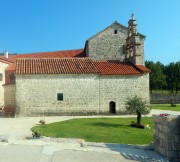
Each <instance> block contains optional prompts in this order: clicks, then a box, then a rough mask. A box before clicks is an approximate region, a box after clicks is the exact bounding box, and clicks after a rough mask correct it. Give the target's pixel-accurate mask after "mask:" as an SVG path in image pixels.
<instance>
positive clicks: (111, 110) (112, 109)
mask: <svg viewBox="0 0 180 162" xmlns="http://www.w3.org/2000/svg"><path fill="white" fill-rule="evenodd" d="M109 113H111V114H115V113H116V103H115V102H114V101H111V102H110V103H109Z"/></svg>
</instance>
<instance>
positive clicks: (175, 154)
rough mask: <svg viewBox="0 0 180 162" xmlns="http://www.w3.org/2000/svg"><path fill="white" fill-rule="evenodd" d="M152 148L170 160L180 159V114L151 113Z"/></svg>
mask: <svg viewBox="0 0 180 162" xmlns="http://www.w3.org/2000/svg"><path fill="white" fill-rule="evenodd" d="M153 124H154V142H153V147H154V149H155V150H156V151H157V152H159V153H161V154H162V155H164V156H165V157H166V158H167V159H168V160H170V161H179V159H180V116H175V115H170V116H158V115H153Z"/></svg>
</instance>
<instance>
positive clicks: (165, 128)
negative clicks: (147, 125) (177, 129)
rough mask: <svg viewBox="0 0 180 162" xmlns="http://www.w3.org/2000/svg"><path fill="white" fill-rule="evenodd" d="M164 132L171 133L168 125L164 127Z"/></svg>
mask: <svg viewBox="0 0 180 162" xmlns="http://www.w3.org/2000/svg"><path fill="white" fill-rule="evenodd" d="M162 132H164V133H169V128H168V127H167V126H166V125H163V128H162Z"/></svg>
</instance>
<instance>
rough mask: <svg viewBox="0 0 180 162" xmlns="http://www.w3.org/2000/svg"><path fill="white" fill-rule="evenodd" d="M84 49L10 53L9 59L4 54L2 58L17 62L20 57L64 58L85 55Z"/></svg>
mask: <svg viewBox="0 0 180 162" xmlns="http://www.w3.org/2000/svg"><path fill="white" fill-rule="evenodd" d="M85 56H86V54H85V51H84V49H76V50H64V51H53V52H38V53H28V54H9V57H8V59H6V58H4V56H0V59H4V60H6V61H10V62H15V61H16V60H17V59H19V58H64V57H85Z"/></svg>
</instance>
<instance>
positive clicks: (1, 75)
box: [0, 73, 3, 81]
mask: <svg viewBox="0 0 180 162" xmlns="http://www.w3.org/2000/svg"><path fill="white" fill-rule="evenodd" d="M2 80H3V74H2V73H0V81H2Z"/></svg>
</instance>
